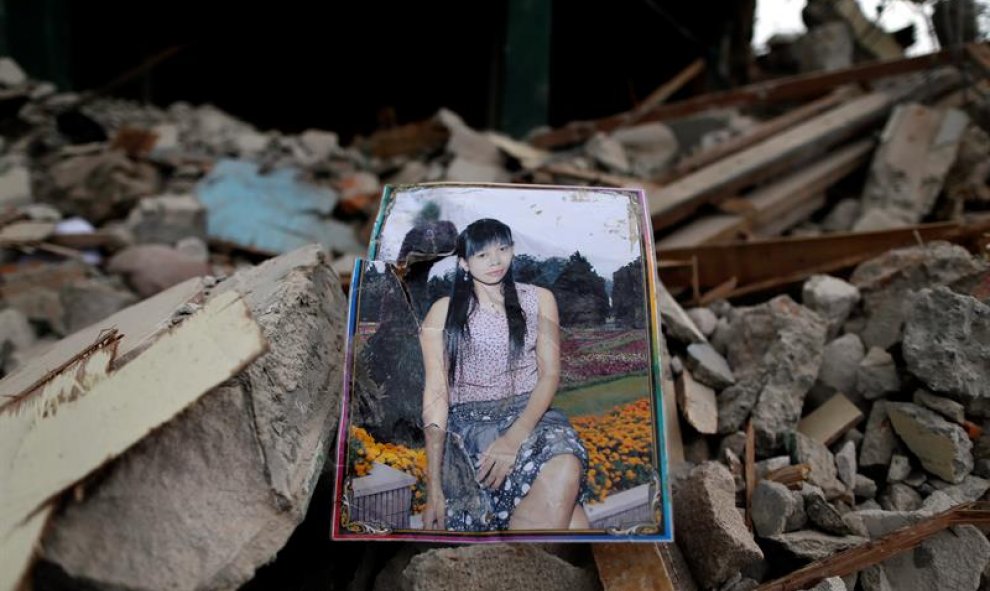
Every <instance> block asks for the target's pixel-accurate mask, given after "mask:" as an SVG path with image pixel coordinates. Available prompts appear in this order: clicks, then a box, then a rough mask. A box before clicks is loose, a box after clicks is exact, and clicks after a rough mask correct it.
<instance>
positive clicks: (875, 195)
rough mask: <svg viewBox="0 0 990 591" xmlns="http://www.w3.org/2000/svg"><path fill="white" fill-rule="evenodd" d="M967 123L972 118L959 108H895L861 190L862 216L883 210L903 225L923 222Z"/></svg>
mask: <svg viewBox="0 0 990 591" xmlns="http://www.w3.org/2000/svg"><path fill="white" fill-rule="evenodd" d="M968 124H969V117H968V116H967V115H966V114H965V113H963V112H962V111H959V110H956V109H947V110H942V109H934V108H929V107H925V106H922V105H919V104H905V105H900V106H898V107H896V108H895V109H894V111H893V113H892V114H891V116H890V119H888V121H887V126H886V127H885V128H884V131H883V135H882V138H881V142H880V147H878V148H877V151H876V153H875V154H874V157H873V164H872V165H871V167H870V174H869V178H868V179H867V182H866V187H865V188H864V190H863V197H862V200H863V211H864V214H865V213H866V212H869V211H871V210H882V211H884V212H886V213H887V214H889V215H891V216H892V217H894V218H895V219H897V220H898V222H900V225H903V226H908V225H912V224H917V223H919V222H920V221H921V220H922V218H924V217H925V216H926V215H928V214H929V213H930V212H931V210H932V207H933V206H934V205H935V199H936V198H937V197H938V194H939V192H940V191H941V190H942V183H943V182H944V181H945V176H946V174H947V173H948V172H949V168H950V167H951V166H952V163H953V162H955V159H956V153H957V151H958V150H959V144H960V142H961V141H962V137H963V133H964V132H965V131H966V127H967V126H968Z"/></svg>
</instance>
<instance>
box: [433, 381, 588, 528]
mask: <svg viewBox="0 0 990 591" xmlns="http://www.w3.org/2000/svg"><path fill="white" fill-rule="evenodd" d="M528 401H529V394H521V395H518V396H513V397H511V398H508V399H504V400H492V401H484V402H465V403H462V404H455V405H452V406H451V407H450V412H449V414H448V417H447V438H446V444H445V446H444V454H443V492H444V497H446V501H447V519H446V525H447V530H448V531H466V532H481V531H495V530H505V529H508V527H509V519H511V518H512V511H513V510H514V509H515V507H516V505H518V504H519V502H520V501H521V500H522V498H523V497H525V496H526V493H527V492H529V489H530V487H532V485H533V481H534V480H536V476H537V474H539V471H540V469H541V468H542V467H543V465H544V464H546V463H547V462H548V461H550V458H552V457H554V456H557V455H561V454H572V455H574V456H576V457H577V458H578V459H579V460H581V487H580V491H579V492H578V498H577V501H578V502H584V501H586V500H588V499H589V498H591V491H590V489H589V488H588V485H587V482H586V480H585V478H584V474H585V472H586V471H587V469H588V452H587V451H586V450H585V448H584V446H583V445H582V444H581V441H580V440H579V439H578V436H577V432H575V431H574V428H573V427H572V426H571V424H570V422H569V421H568V420H567V417H566V416H565V415H564V413H562V412H560V411H559V410H556V409H553V408H551V409H548V410H547V412H546V413H544V414H543V417H542V418H541V419H540V421H539V423H537V425H536V427H535V428H534V429H533V432H532V433H530V435H529V437H527V438H526V440H525V441H524V442H523V444H522V446H520V448H519V453H518V454H517V455H516V462H515V464H514V465H513V467H512V471H511V472H509V474H508V476H506V478H505V481H504V482H503V483H502V486H501V487H499V488H498V489H497V490H492V489H489V488H486V487H484V486H483V485H481V484H480V483H479V482H478V481H477V478H476V476H477V471H478V468H479V467H480V465H481V459H480V456H481V453H482V452H484V451H485V450H486V449H487V448H488V446H489V445H491V443H492V442H493V441H495V440H496V439H497V438H498V437H499V436H500V435H502V434H503V433H505V432H506V431H507V430H508V429H509V427H511V426H512V423H513V422H515V420H516V417H518V416H519V414H520V413H521V412H522V411H523V410H524V409H525V408H526V403H527V402H528Z"/></svg>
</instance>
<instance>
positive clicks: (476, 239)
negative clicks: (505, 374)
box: [444, 218, 526, 384]
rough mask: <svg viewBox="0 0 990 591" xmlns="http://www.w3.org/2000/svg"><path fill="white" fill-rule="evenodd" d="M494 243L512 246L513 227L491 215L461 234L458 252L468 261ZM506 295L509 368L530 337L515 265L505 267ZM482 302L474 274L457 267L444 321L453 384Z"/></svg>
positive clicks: (504, 292)
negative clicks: (470, 321) (514, 274)
mask: <svg viewBox="0 0 990 591" xmlns="http://www.w3.org/2000/svg"><path fill="white" fill-rule="evenodd" d="M491 244H497V245H499V246H512V230H510V229H509V226H506V225H505V224H503V223H502V222H500V221H498V220H494V219H490V218H486V219H480V220H477V221H475V222H473V223H471V224H470V225H469V226H468V227H467V228H464V231H463V232H461V233H460V234H458V236H457V247H456V254H457V258H458V259H464V260H465V261H466V260H467V259H468V258H469V257H471V256H474V254H475V253H477V252H479V251H481V250H484V249H485V248H487V247H488V246H489V245H491ZM502 295H503V297H504V298H505V316H506V319H507V321H508V323H509V367H512V366H513V365H514V364H515V361H516V360H517V359H518V358H519V356H520V355H521V354H522V350H523V343H524V342H525V340H526V318H525V316H524V314H523V310H522V306H520V305H519V294H518V293H517V292H516V283H515V281H514V280H513V279H512V264H511V263H510V264H509V268H508V269H506V270H505V275H503V279H502ZM477 305H478V296H477V295H476V294H475V293H474V281H473V280H472V279H471V274H470V273H469V272H467V271H465V270H464V269H462V268H461V266H460V265H457V266H456V270H455V271H454V284H453V286H451V289H450V304H449V306H448V308H447V321H446V323H445V324H444V336H445V339H444V341H445V343H444V345H445V348H446V352H447V379H448V381H449V382H450V383H451V384H453V383H454V377H455V376H456V375H457V352H458V350H459V348H460V344H461V341H462V340H465V341H467V340H470V338H471V334H470V330H469V329H468V316H470V314H471V312H472V311H473V310H474V308H475V307H477Z"/></svg>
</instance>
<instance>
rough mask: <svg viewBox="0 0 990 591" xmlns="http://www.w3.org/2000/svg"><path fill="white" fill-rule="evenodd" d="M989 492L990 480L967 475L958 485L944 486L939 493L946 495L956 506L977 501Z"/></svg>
mask: <svg viewBox="0 0 990 591" xmlns="http://www.w3.org/2000/svg"><path fill="white" fill-rule="evenodd" d="M988 490H990V480H986V479H983V478H980V477H979V476H973V475H969V476H967V477H966V478H964V479H963V481H962V482H960V483H959V484H954V485H951V486H946V487H944V488H942V489H940V490H939V492H941V493H943V494H945V495H948V496H949V498H951V499H952V502H953V503H954V504H956V505H961V504H962V503H969V502H972V501H978V500H979V499H980V498H981V497H982V496H983V495H985V494H986V492H987V491H988Z"/></svg>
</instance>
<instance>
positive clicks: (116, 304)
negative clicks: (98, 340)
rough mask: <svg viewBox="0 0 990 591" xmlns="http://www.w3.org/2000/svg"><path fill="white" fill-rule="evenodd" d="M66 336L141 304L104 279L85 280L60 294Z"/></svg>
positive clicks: (64, 289) (125, 291) (69, 286)
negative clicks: (135, 304) (131, 306)
mask: <svg viewBox="0 0 990 591" xmlns="http://www.w3.org/2000/svg"><path fill="white" fill-rule="evenodd" d="M59 297H60V298H61V300H62V310H63V313H64V320H63V322H64V323H65V330H66V333H73V332H76V331H77V330H80V329H82V328H85V327H87V326H89V325H91V324H95V323H97V322H99V321H101V320H103V319H104V318H107V317H108V316H110V315H112V314H114V313H115V312H118V311H120V310H123V309H124V308H126V307H128V306H130V305H131V304H134V303H136V302H137V301H138V298H137V296H135V295H134V294H133V293H131V292H130V291H127V290H125V289H121V288H120V287H118V286H115V285H114V284H113V282H111V281H107V280H104V279H96V278H93V279H86V280H83V281H80V282H76V283H73V284H72V285H67V286H65V287H63V288H62V289H61V291H60V292H59Z"/></svg>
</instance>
